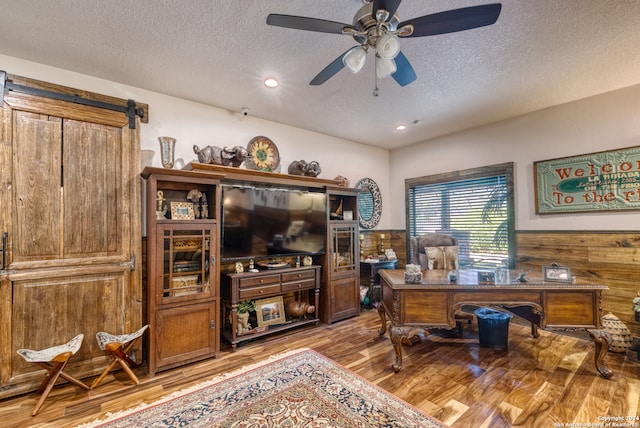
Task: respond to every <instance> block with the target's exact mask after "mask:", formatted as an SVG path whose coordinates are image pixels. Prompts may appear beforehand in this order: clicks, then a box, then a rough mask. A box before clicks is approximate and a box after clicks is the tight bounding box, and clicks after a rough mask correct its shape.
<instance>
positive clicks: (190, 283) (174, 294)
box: [157, 222, 217, 303]
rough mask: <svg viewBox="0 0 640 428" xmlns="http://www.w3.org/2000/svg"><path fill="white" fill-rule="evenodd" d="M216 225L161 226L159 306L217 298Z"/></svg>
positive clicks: (210, 223)
mask: <svg viewBox="0 0 640 428" xmlns="http://www.w3.org/2000/svg"><path fill="white" fill-rule="evenodd" d="M215 227H216V224H215V222H208V223H206V224H203V223H198V224H194V225H175V226H174V225H162V226H160V227H159V228H158V235H159V236H158V237H157V241H158V244H159V246H158V248H162V252H161V254H158V259H159V260H158V261H159V263H160V266H162V269H158V273H159V274H160V276H161V277H160V278H157V279H158V281H157V284H162V288H160V287H158V289H157V293H158V295H157V300H158V303H168V302H169V301H175V300H178V299H180V300H193V299H199V298H208V297H212V296H214V295H215V287H212V286H211V281H210V279H211V278H215V275H217V273H216V272H212V266H215V258H214V257H215V250H214V249H215V248H216V243H215V241H214V237H215Z"/></svg>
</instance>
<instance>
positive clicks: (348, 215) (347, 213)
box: [342, 210, 353, 220]
mask: <svg viewBox="0 0 640 428" xmlns="http://www.w3.org/2000/svg"><path fill="white" fill-rule="evenodd" d="M342 218H343V219H344V220H353V211H346V210H345V211H343V212H342Z"/></svg>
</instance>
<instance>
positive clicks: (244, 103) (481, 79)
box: [0, 0, 640, 149]
mask: <svg viewBox="0 0 640 428" xmlns="http://www.w3.org/2000/svg"><path fill="white" fill-rule="evenodd" d="M495 1H498V0H487V1H479V0H428V1H425V0H404V1H403V2H402V4H401V5H400V7H399V9H398V14H399V17H400V20H401V21H403V20H407V19H410V18H414V17H417V16H421V15H425V14H428V13H435V12H439V11H443V10H448V9H455V8H459V7H467V6H474V5H479V4H486V3H490V2H495ZM502 5H503V7H502V13H501V15H500V17H499V18H498V21H497V23H496V24H494V25H492V26H488V27H483V28H478V29H474V30H469V31H465V32H459V33H453V34H446V35H439V36H432V37H422V38H413V39H403V40H402V51H403V52H404V54H405V55H406V56H407V58H408V59H409V60H410V61H411V63H412V65H413V67H414V69H415V71H416V74H417V75H418V79H417V81H415V82H413V83H412V84H410V85H408V86H406V87H400V86H399V85H398V84H397V83H396V82H395V81H394V80H393V79H391V78H387V79H384V80H381V81H379V82H378V86H379V88H380V95H379V96H378V97H374V96H373V95H372V92H373V89H374V69H373V65H372V63H373V61H372V56H371V54H370V55H369V58H367V60H368V62H367V64H366V65H365V67H364V69H363V70H362V71H360V73H358V74H351V73H350V72H349V71H347V70H346V69H344V70H342V71H341V72H340V73H338V74H337V75H336V76H334V77H333V78H332V79H330V80H329V81H327V82H326V83H325V84H324V85H321V86H309V85H308V83H309V81H310V80H311V79H312V78H313V77H314V76H315V75H316V74H317V73H318V72H319V71H320V70H322V69H323V68H324V67H325V66H326V65H327V64H328V63H329V62H331V61H333V60H334V59H335V58H337V57H338V56H339V55H340V54H342V53H343V52H344V51H345V50H347V49H348V48H349V47H351V46H353V45H354V44H355V43H354V41H353V39H352V38H350V37H349V36H344V35H336V34H324V33H316V32H305V31H298V30H291V29H286V28H279V27H272V26H267V25H266V17H267V15H268V14H269V13H281V14H288V15H300V16H308V17H315V18H322V19H328V20H332V21H339V22H345V23H351V21H352V18H353V15H354V14H355V12H356V11H357V10H358V9H359V8H360V6H362V1H361V0H320V1H319V0H295V1H291V0H269V1H266V0H262V1H260V0H233V1H231V0H229V1H223V0H161V1H156V0H136V1H133V0H56V1H50V0H20V1H15V0H0V7H1V9H0V53H2V54H6V55H9V56H14V57H18V58H23V59H26V60H30V61H35V62H38V63H42V64H47V65H51V66H53V67H58V68H62V69H68V70H72V71H76V72H79V73H83V74H87V75H91V76H96V77H99V78H103V79H107V80H110V81H115V82H120V83H123V84H127V85H131V86H135V87H139V88H144V89H148V90H151V91H155V92H160V93H165V94H168V95H172V96H176V97H180V98H185V99H188V100H193V101H196V102H201V103H204V104H208V105H212V106H217V107H222V108H225V109H229V110H232V111H240V109H241V108H242V107H248V108H250V114H251V115H253V116H255V117H259V118H263V119H267V120H270V121H274V122H279V123H283V124H288V125H292V126H295V127H299V128H303V129H308V130H312V131H317V132H320V133H324V134H329V135H334V136H337V137H341V138H345V139H348V140H352V141H357V142H361V143H363V144H368V145H372V146H377V147H383V148H389V149H392V148H396V147H401V146H405V145H408V144H412V143H415V142H419V141H425V140H428V139H430V138H433V137H436V136H440V135H444V134H448V133H452V132H455V131H458V130H462V129H467V128H471V127H475V126H479V125H483V124H487V123H491V122H495V121H498V120H501V119H504V118H508V117H513V116H517V115H521V114H524V113H527V112H531V111H534V110H539V109H543V108H547V107H549V106H553V105H557V104H562V103H566V102H569V101H573V100H576V99H581V98H585V97H589V96H592V95H595V94H600V93H603V92H608V91H611V90H615V89H619V88H623V87H627V86H631V85H635V84H640V0H617V1H614V0H504V1H502ZM1 68H2V66H1V65H0V69H1ZM5 71H7V72H9V73H11V70H5ZM267 76H277V77H278V78H279V79H280V81H281V86H280V87H279V88H278V89H277V90H270V89H267V88H265V87H264V86H263V85H262V80H263V79H264V78H265V77H267ZM398 123H405V124H407V125H409V126H408V128H407V130H406V131H404V132H402V133H400V132H397V131H395V130H394V126H395V125H396V124H398Z"/></svg>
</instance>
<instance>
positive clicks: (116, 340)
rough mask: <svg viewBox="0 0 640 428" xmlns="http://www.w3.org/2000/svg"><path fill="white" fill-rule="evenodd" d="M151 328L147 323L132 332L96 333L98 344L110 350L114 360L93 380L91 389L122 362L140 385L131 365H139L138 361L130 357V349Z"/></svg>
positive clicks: (127, 371)
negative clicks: (118, 333)
mask: <svg viewBox="0 0 640 428" xmlns="http://www.w3.org/2000/svg"><path fill="white" fill-rule="evenodd" d="M147 328H149V326H148V325H145V326H144V327H142V328H141V329H140V330H138V331H136V332H135V333H131V334H121V335H113V334H109V333H106V332H104V331H101V332H98V333H97V334H96V339H97V340H98V346H100V349H102V350H103V351H107V352H110V353H111V355H112V356H113V361H112V362H111V364H109V366H108V367H107V368H106V369H104V371H103V372H102V374H101V375H100V376H99V377H98V378H97V379H96V380H94V381H93V383H92V384H91V389H94V388H95V387H97V386H98V385H99V384H100V382H102V380H103V379H104V378H105V376H106V375H108V374H109V372H110V371H111V370H113V368H114V367H115V366H116V364H120V367H122V370H124V371H125V372H126V373H127V374H128V375H129V377H130V378H131V380H132V381H133V382H134V383H135V384H136V385H138V384H139V383H140V381H139V380H138V377H137V376H136V375H135V373H133V371H132V370H131V368H130V367H134V368H135V367H138V363H136V362H135V361H133V360H132V359H131V358H129V355H128V354H129V351H130V350H131V348H133V345H134V344H135V343H136V342H137V341H138V339H140V337H142V334H143V333H144V332H145V330H146V329H147Z"/></svg>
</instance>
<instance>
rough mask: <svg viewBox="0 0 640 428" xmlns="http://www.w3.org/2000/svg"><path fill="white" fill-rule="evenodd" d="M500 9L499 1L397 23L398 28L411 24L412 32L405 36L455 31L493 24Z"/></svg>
mask: <svg viewBox="0 0 640 428" xmlns="http://www.w3.org/2000/svg"><path fill="white" fill-rule="evenodd" d="M501 9H502V4H500V3H492V4H485V5H480V6H471V7H463V8H461V9H453V10H448V11H445V12H439V13H433V14H431V15H425V16H420V17H418V18H413V19H409V20H407V21H404V22H401V23H400V24H398V28H401V27H402V26H404V25H406V24H411V25H413V33H412V34H411V35H410V36H407V37H423V36H434V35H437V34H446V33H455V32H456V31H464V30H470V29H472V28H478V27H484V26H486V25H491V24H494V23H495V22H496V21H497V20H498V16H500V10H501Z"/></svg>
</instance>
